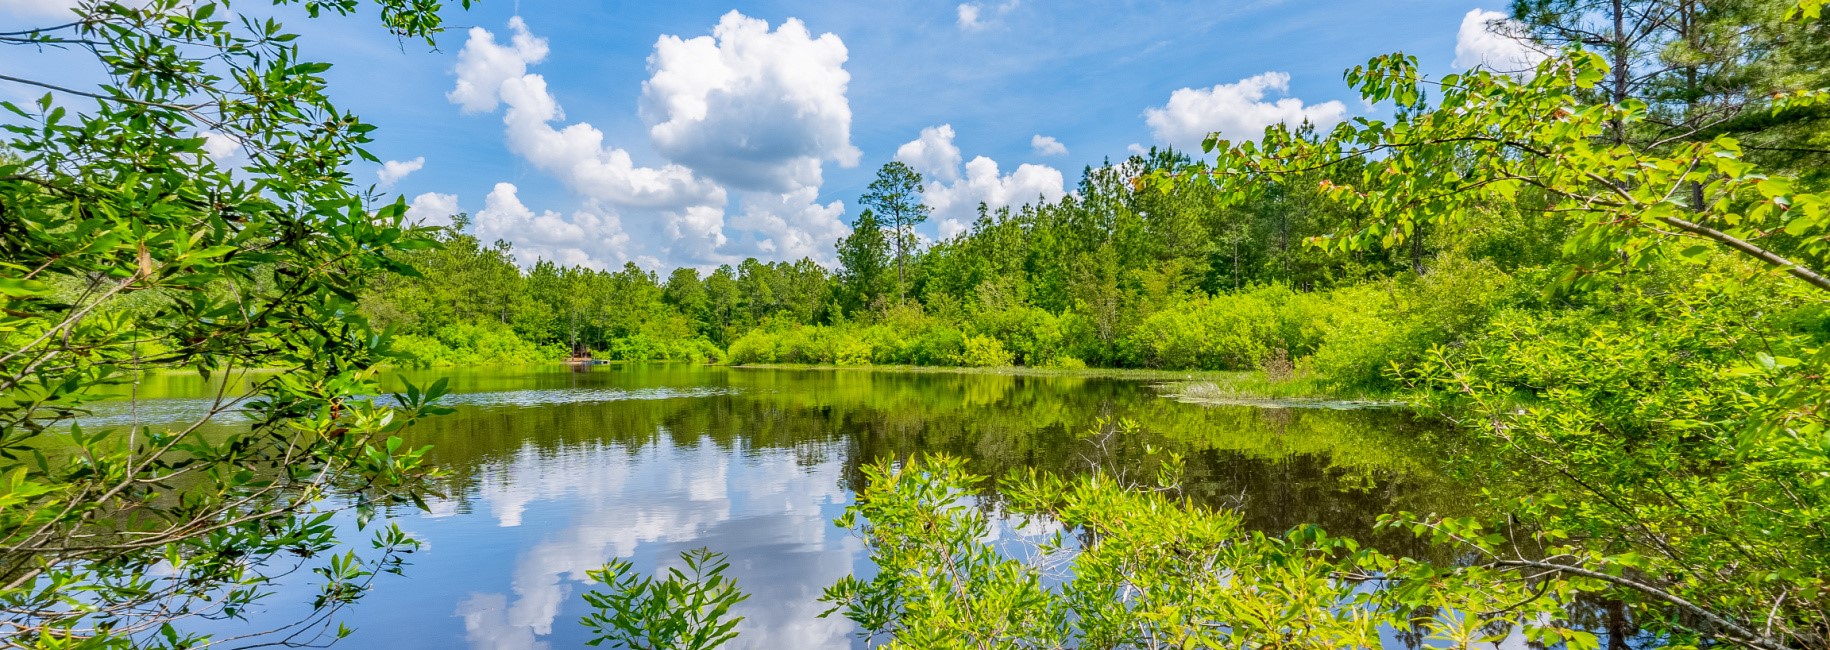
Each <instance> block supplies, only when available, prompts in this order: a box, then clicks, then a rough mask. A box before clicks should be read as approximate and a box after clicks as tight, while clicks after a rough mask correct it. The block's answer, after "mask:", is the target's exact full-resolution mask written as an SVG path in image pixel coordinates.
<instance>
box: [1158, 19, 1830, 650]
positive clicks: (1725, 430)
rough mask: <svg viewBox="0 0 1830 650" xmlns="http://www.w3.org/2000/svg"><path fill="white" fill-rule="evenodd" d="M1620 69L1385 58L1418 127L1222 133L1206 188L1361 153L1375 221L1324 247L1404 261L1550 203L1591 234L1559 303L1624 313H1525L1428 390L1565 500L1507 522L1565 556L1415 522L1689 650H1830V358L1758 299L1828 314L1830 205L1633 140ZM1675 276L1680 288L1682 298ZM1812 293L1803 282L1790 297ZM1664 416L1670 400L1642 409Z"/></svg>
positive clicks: (1453, 359) (1329, 190)
mask: <svg viewBox="0 0 1830 650" xmlns="http://www.w3.org/2000/svg"><path fill="white" fill-rule="evenodd" d="M1609 72H1610V70H1609V67H1608V64H1607V58H1605V57H1604V56H1601V55H1598V54H1595V53H1590V52H1582V51H1576V52H1572V53H1570V54H1569V55H1568V56H1566V57H1560V58H1557V59H1553V60H1550V61H1547V62H1545V63H1544V64H1542V65H1540V66H1539V67H1538V69H1537V71H1536V74H1535V75H1534V76H1532V77H1531V78H1530V79H1529V80H1519V79H1515V78H1513V77H1510V76H1507V75H1502V74H1495V73H1492V72H1489V71H1485V70H1475V71H1470V72H1468V73H1466V74H1460V75H1451V76H1448V77H1445V78H1443V79H1441V80H1426V79H1423V78H1422V77H1421V76H1420V75H1419V73H1418V70H1417V65H1416V60H1415V59H1413V58H1411V57H1407V56H1403V55H1396V54H1395V55H1388V56H1383V57H1379V58H1376V59H1374V60H1373V61H1372V62H1370V63H1369V64H1368V65H1366V66H1362V67H1359V68H1356V69H1354V70H1352V71H1350V72H1349V73H1348V80H1349V82H1350V83H1352V84H1354V85H1356V86H1357V87H1358V88H1359V89H1360V91H1361V94H1362V97H1363V98H1364V99H1366V100H1367V101H1370V102H1391V103H1393V104H1396V108H1397V110H1396V111H1395V114H1396V117H1395V118H1394V119H1393V120H1391V121H1389V122H1387V121H1378V120H1367V121H1363V122H1359V123H1356V124H1354V125H1350V126H1347V127H1343V128H1339V129H1336V130H1335V131H1334V132H1333V133H1332V134H1330V135H1329V136H1328V137H1327V138H1322V139H1306V138H1300V137H1295V136H1294V134H1293V133H1292V132H1291V131H1290V130H1289V129H1288V128H1286V127H1282V126H1273V127H1272V128H1271V129H1269V130H1267V132H1266V135H1265V137H1264V140H1263V141H1262V142H1258V143H1244V144H1241V145H1238V146H1218V145H1220V144H1221V143H1219V142H1218V141H1217V140H1210V141H1209V144H1210V145H1214V146H1217V147H1218V148H1219V149H1220V152H1219V156H1218V159H1217V161H1216V167H1215V170H1216V171H1213V172H1210V173H1202V174H1191V175H1186V176H1184V177H1182V178H1184V179H1186V178H1200V179H1203V180H1204V181H1211V182H1213V183H1215V184H1216V185H1217V186H1219V187H1221V188H1223V192H1224V193H1227V194H1228V195H1231V196H1237V197H1246V196H1249V195H1250V194H1251V192H1253V191H1255V189H1256V188H1258V187H1261V186H1262V184H1263V182H1264V181H1265V180H1267V179H1279V178H1290V177H1299V175H1301V174H1307V173H1311V172H1313V171H1315V170H1318V169H1325V168H1330V167H1333V166H1336V165H1340V164H1342V163H1344V162H1346V161H1350V160H1358V161H1360V162H1361V163H1363V169H1362V170H1361V172H1360V173H1359V174H1358V175H1357V177H1356V178H1350V179H1346V182H1334V181H1328V182H1325V183H1324V184H1323V189H1324V194H1325V195H1326V196H1328V197H1330V198H1331V199H1332V200H1333V201H1335V202H1336V203H1338V204H1339V205H1341V206H1342V207H1343V208H1345V210H1346V212H1347V213H1348V214H1353V215H1356V220H1355V221H1354V222H1353V223H1352V224H1351V225H1349V224H1342V225H1341V227H1340V228H1339V229H1338V230H1337V231H1336V232H1335V233H1333V234H1330V235H1327V236H1323V237H1318V238H1315V239H1312V240H1311V242H1312V243H1313V244H1315V245H1316V246H1317V247H1319V248H1322V249H1324V250H1329V251H1340V252H1347V251H1358V250H1366V249H1392V248H1398V247H1402V246H1404V245H1405V244H1407V243H1409V242H1410V241H1412V238H1415V237H1419V236H1421V235H1420V233H1421V232H1422V229H1423V228H1424V227H1426V226H1427V227H1429V228H1431V229H1432V230H1438V231H1441V230H1449V231H1465V230H1469V229H1472V228H1475V227H1477V226H1479V225H1480V221H1481V220H1482V219H1484V218H1486V217H1487V216H1488V215H1490V214H1492V211H1491V210H1490V209H1488V208H1489V206H1493V205H1509V204H1516V205H1521V206H1533V205H1536V206H1539V210H1540V211H1541V212H1542V214H1543V215H1544V216H1543V218H1545V219H1550V220H1556V221H1560V222H1565V223H1567V224H1568V228H1570V229H1571V235H1570V237H1569V238H1568V239H1567V241H1566V242H1565V243H1564V245H1563V247H1562V250H1563V252H1564V259H1563V260H1560V264H1559V267H1560V268H1561V270H1562V271H1563V274H1562V280H1561V281H1560V282H1556V283H1555V284H1553V285H1551V286H1546V287H1542V290H1543V291H1546V292H1550V293H1552V294H1555V295H1559V296H1563V297H1564V299H1566V300H1572V301H1592V302H1596V303H1600V304H1602V305H1606V306H1607V309H1606V310H1604V311H1603V313H1611V314H1621V315H1623V316H1616V317H1611V318H1608V319H1601V318H1594V315H1593V314H1587V315H1586V316H1587V317H1588V318H1590V319H1591V320H1585V321H1577V322H1576V323H1575V324H1574V326H1571V325H1570V324H1565V323H1562V322H1558V321H1557V320H1555V319H1554V318H1553V319H1551V320H1549V321H1548V322H1532V321H1531V320H1528V319H1524V318H1512V319H1510V320H1509V321H1507V322H1502V323H1499V324H1497V325H1496V326H1495V328H1496V330H1497V331H1496V336H1494V337H1493V341H1492V342H1491V347H1489V348H1487V349H1484V350H1483V349H1474V350H1468V351H1465V352H1457V351H1452V350H1448V349H1443V348H1439V349H1436V350H1433V351H1432V353H1431V357H1432V358H1431V359H1429V360H1426V362H1424V363H1422V364H1419V365H1418V366H1417V367H1413V368H1411V369H1410V370H1409V374H1408V375H1407V377H1408V379H1409V380H1410V381H1411V382H1414V385H1416V386H1417V387H1418V389H1419V390H1420V391H1422V394H1423V395H1424V396H1425V397H1424V398H1425V399H1426V400H1428V403H1431V404H1434V405H1436V406H1437V407H1438V409H1439V412H1441V413H1444V414H1446V415H1449V416H1451V417H1455V418H1458V419H1460V420H1461V421H1463V422H1465V423H1467V424H1468V425H1469V427H1470V428H1471V429H1472V430H1473V431H1474V432H1475V433H1476V434H1477V435H1478V436H1480V438H1479V439H1480V440H1484V441H1486V443H1488V444H1489V445H1491V447H1490V449H1492V450H1493V452H1492V453H1496V454H1502V456H1500V458H1501V460H1498V461H1488V464H1487V465H1485V466H1488V467H1494V466H1504V467H1517V468H1519V472H1520V473H1521V474H1523V475H1529V476H1530V477H1532V478H1534V479H1535V480H1537V481H1538V482H1539V483H1538V484H1537V485H1534V486H1533V489H1532V490H1531V491H1529V492H1527V493H1526V494H1524V495H1501V496H1500V497H1499V498H1498V503H1496V504H1495V507H1499V508H1504V509H1505V510H1506V511H1507V514H1508V517H1507V520H1506V524H1505V525H1507V526H1509V527H1512V528H1513V529H1515V530H1519V531H1524V532H1527V533H1529V535H1530V537H1531V539H1532V540H1533V541H1534V543H1535V544H1538V545H1541V548H1538V549H1536V550H1533V551H1531V552H1530V553H1525V552H1522V551H1520V550H1519V549H1518V548H1503V545H1504V544H1505V542H1503V541H1496V540H1501V539H1502V538H1501V537H1499V536H1493V537H1491V538H1486V539H1481V534H1480V533H1479V530H1480V529H1479V527H1478V526H1476V527H1472V528H1471V527H1469V526H1467V525H1466V524H1467V522H1452V521H1445V520H1440V519H1434V518H1427V517H1426V518H1417V517H1411V516H1407V517H1402V518H1401V520H1403V521H1404V522H1405V524H1404V525H1409V526H1415V527H1417V529H1418V530H1428V529H1436V530H1441V531H1445V533H1446V536H1445V537H1443V539H1453V540H1455V541H1456V543H1458V544H1463V545H1465V546H1466V547H1467V548H1468V549H1469V551H1470V552H1471V553H1472V554H1473V555H1474V556H1478V557H1481V558H1483V559H1482V560H1481V564H1482V565H1483V566H1485V567H1487V568H1492V569H1503V570H1507V571H1518V572H1521V573H1536V574H1540V575H1542V576H1543V577H1550V578H1555V579H1556V580H1559V581H1591V580H1592V581H1598V583H1599V584H1600V585H1603V587H1604V589H1603V594H1602V597H1603V598H1606V599H1617V600H1619V601H1622V602H1624V603H1630V604H1633V605H1634V606H1635V607H1637V608H1638V609H1639V610H1640V611H1641V612H1643V615H1642V616H1639V617H1637V618H1638V619H1639V621H1640V623H1642V624H1644V626H1646V627H1648V628H1652V631H1653V633H1654V634H1655V635H1657V636H1658V637H1659V638H1661V639H1669V640H1671V642H1673V643H1684V642H1687V640H1690V639H1698V638H1713V639H1721V640H1726V641H1728V642H1732V643H1735V644H1739V645H1744V646H1749V647H1758V648H1772V649H1777V648H1783V647H1823V646H1824V645H1825V643H1826V637H1825V633H1824V630H1827V629H1830V620H1826V615H1825V612H1826V611H1830V610H1826V609H1825V607H1824V594H1825V592H1824V591H1823V590H1822V588H1821V585H1822V584H1823V580H1824V576H1825V575H1826V574H1827V573H1830V564H1826V558H1830V554H1826V553H1825V551H1824V549H1830V530H1826V529H1824V528H1823V527H1822V522H1823V521H1824V520H1825V519H1824V518H1825V513H1826V512H1830V448H1826V447H1824V446H1823V445H1822V443H1821V441H1822V440H1823V439H1824V435H1825V432H1826V431H1830V420H1826V417H1825V414H1824V412H1823V411H1822V409H1821V405H1822V404H1823V403H1824V402H1825V401H1826V400H1827V399H1830V384H1826V383H1825V382H1824V381H1823V377H1825V376H1826V375H1830V349H1827V348H1825V347H1823V346H1821V345H1820V343H1819V341H1820V340H1821V339H1814V338H1810V337H1807V336H1800V335H1796V334H1792V333H1789V332H1785V331H1777V332H1774V331H1772V330H1763V329H1761V328H1759V327H1757V326H1752V327H1750V326H1749V323H1750V322H1752V321H1755V320H1757V319H1759V318H1762V317H1763V316H1762V315H1763V314H1768V313H1772V309H1770V308H1766V307H1763V306H1761V305H1760V303H1758V302H1753V301H1761V300H1771V299H1773V298H1774V297H1776V296H1780V295H1782V294H1784V293H1790V292H1803V293H1804V294H1805V295H1809V296H1814V297H1815V304H1811V303H1810V302H1806V303H1805V304H1806V305H1808V306H1809V307H1810V308H1812V309H1821V308H1822V305H1823V304H1825V301H1826V298H1825V297H1826V296H1830V293H1825V292H1830V277H1826V275H1825V269H1824V268H1823V266H1822V260H1824V259H1825V258H1826V253H1827V252H1830V196H1826V195H1824V194H1819V193H1813V192H1811V191H1808V189H1806V187H1805V185H1804V184H1803V183H1800V182H1798V181H1797V180H1796V179H1794V178H1790V177H1787V176H1784V175H1783V174H1768V173H1766V170H1763V169H1761V168H1760V167H1759V166H1758V165H1756V164H1754V163H1752V162H1749V161H1748V160H1746V159H1745V158H1744V157H1743V156H1742V151H1741V148H1740V147H1739V145H1738V144H1737V143H1736V142H1735V141H1734V140H1733V139H1730V138H1725V137H1722V138H1714V139H1710V140H1704V141H1696V142H1686V143H1681V144H1674V145H1671V146H1669V147H1654V146H1646V145H1641V144H1638V143H1636V142H1634V141H1633V140H1631V139H1623V138H1620V137H1619V135H1620V134H1621V133H1630V132H1632V131H1633V129H1635V128H1638V127H1639V126H1640V123H1641V122H1642V121H1643V120H1645V119H1647V115H1648V112H1647V109H1646V105H1645V104H1644V103H1643V102H1634V101H1621V102H1615V101H1612V100H1611V98H1600V101H1597V98H1595V94H1594V89H1595V88H1596V86H1597V84H1599V83H1602V82H1603V81H1604V80H1607V79H1610V78H1611V75H1610V74H1609ZM1612 78H1617V77H1612ZM1426 88H1427V89H1428V93H1427V94H1426V92H1425V89H1426ZM1821 96H1822V93H1817V94H1814V95H1808V96H1807V97H1811V98H1816V97H1821ZM1426 97H1429V98H1430V99H1429V100H1427V101H1426ZM1775 108H1778V109H1783V108H1784V106H1776V107H1775ZM1748 267H1754V268H1753V269H1751V270H1750V269H1749V268H1748ZM1760 267H1764V268H1760ZM1725 274H1726V275H1727V277H1724V275H1725ZM1660 275H1663V276H1665V277H1667V278H1671V279H1667V280H1665V282H1664V286H1661V285H1660V284H1658V283H1656V282H1655V281H1656V280H1659V276H1660ZM1786 276H1790V278H1789V279H1790V280H1791V281H1792V282H1793V283H1794V284H1791V285H1787V286H1783V287H1774V286H1773V285H1772V282H1773V281H1774V280H1775V279H1776V278H1785V277H1786ZM1648 284H1651V285H1652V286H1650V287H1647V286H1646V285H1648ZM1673 287H1675V288H1673ZM1674 293H1675V294H1676V295H1674ZM1762 293H1764V294H1766V295H1761V294H1762ZM1750 294H1752V295H1750ZM1789 300H1796V299H1795V298H1794V299H1789ZM1806 300H1809V299H1806ZM1750 302H1752V306H1753V308H1742V307H1740V306H1739V305H1737V303H1740V304H1741V305H1746V304H1749V303H1750ZM1780 304H1785V303H1783V302H1782V303H1780ZM1721 305H1727V306H1728V307H1730V308H1723V307H1721ZM1609 321H1613V322H1609ZM1652 341H1659V342H1660V343H1658V344H1657V345H1650V342H1652ZM1693 341H1706V342H1701V343H1685V342H1693ZM1686 345H1694V346H1696V347H1695V348H1694V349H1685V346H1686ZM1723 350H1727V352H1723ZM1597 351H1605V352H1603V353H1601V354H1597V353H1596V352H1597ZM1706 352H1707V353H1708V354H1711V355H1713V354H1721V355H1722V357H1719V358H1713V359H1712V358H1711V357H1710V356H1706V355H1705V353H1706ZM1648 355H1655V356H1653V357H1652V358H1651V359H1649V360H1645V361H1643V362H1638V363H1632V364H1629V363H1628V362H1630V361H1634V360H1635V359H1645V357H1647V356H1648ZM1630 365H1633V366H1638V367H1640V368H1647V369H1649V370H1644V371H1642V372H1643V374H1642V375H1640V376H1637V377H1636V376H1635V375H1634V374H1633V373H1631V372H1623V371H1622V368H1625V367H1629V366H1630ZM1646 403H1651V404H1662V405H1665V406H1664V407H1663V408H1659V407H1650V411H1649V412H1642V411H1636V410H1635V409H1637V408H1641V407H1640V406H1639V405H1642V404H1646ZM1522 405H1524V406H1522ZM1623 405H1634V407H1632V408H1627V407H1623Z"/></svg>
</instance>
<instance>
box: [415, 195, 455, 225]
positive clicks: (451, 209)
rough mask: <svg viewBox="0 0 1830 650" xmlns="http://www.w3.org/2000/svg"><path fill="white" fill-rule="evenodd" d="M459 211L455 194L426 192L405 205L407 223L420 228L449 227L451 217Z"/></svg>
mask: <svg viewBox="0 0 1830 650" xmlns="http://www.w3.org/2000/svg"><path fill="white" fill-rule="evenodd" d="M459 211H460V210H459V209H458V197H457V195H456V194H440V193H438V192H426V193H425V194H421V195H419V196H415V197H413V200H412V201H411V202H408V203H407V221H409V222H412V223H416V224H419V225H422V226H439V227H443V226H449V225H451V215H454V214H457V213H458V212H459Z"/></svg>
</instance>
